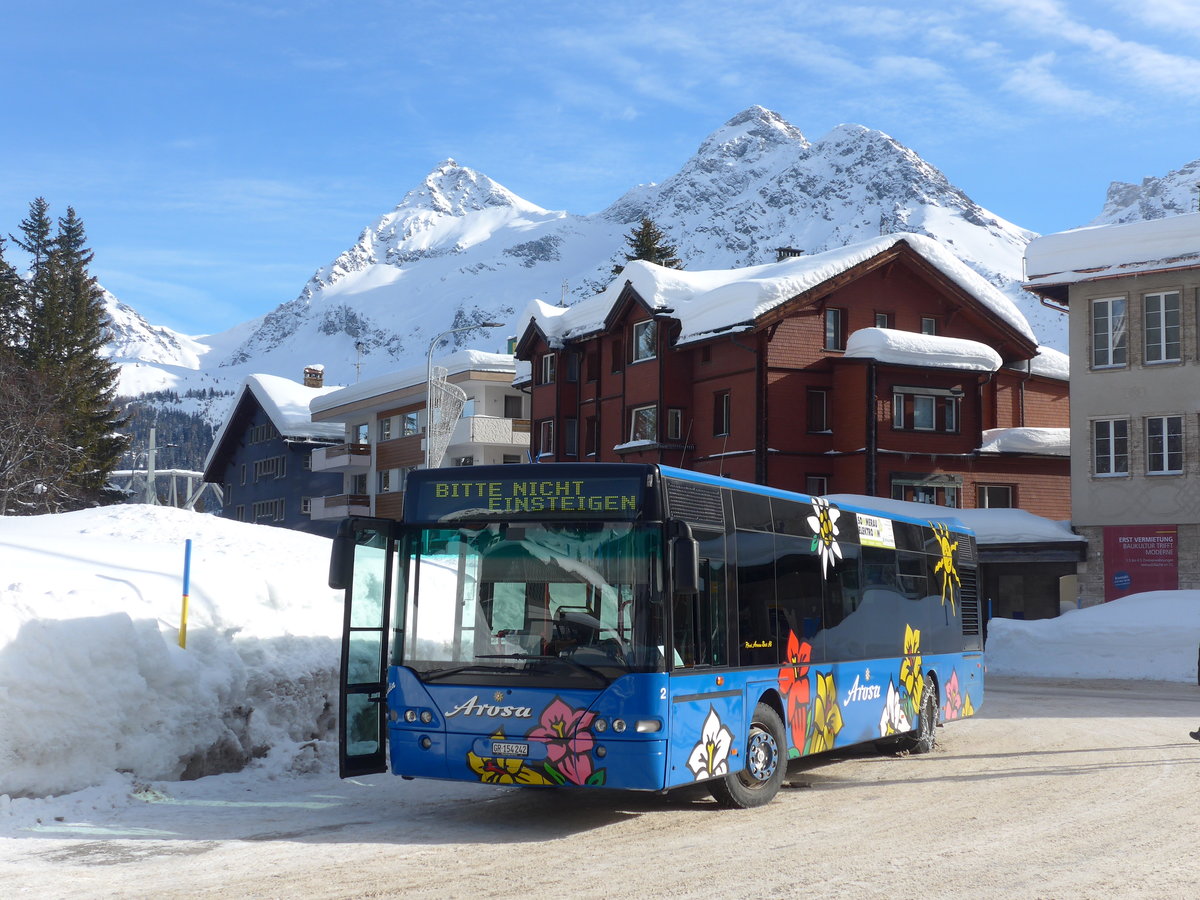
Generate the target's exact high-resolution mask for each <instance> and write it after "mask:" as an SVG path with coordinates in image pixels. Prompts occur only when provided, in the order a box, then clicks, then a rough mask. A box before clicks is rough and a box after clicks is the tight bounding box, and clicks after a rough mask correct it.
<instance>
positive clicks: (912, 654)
mask: <svg viewBox="0 0 1200 900" xmlns="http://www.w3.org/2000/svg"><path fill="white" fill-rule="evenodd" d="M900 681H901V682H902V683H903V684H904V689H905V690H906V691H908V696H909V699H910V700H911V701H912V708H913V709H920V708H921V693H922V691H923V690H924V688H925V676H924V673H923V672H922V671H921V630H920V629H919V628H913V627H912V626H911V625H905V626H904V660H903V661H902V662H901V663H900Z"/></svg>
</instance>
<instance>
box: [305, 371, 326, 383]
mask: <svg viewBox="0 0 1200 900" xmlns="http://www.w3.org/2000/svg"><path fill="white" fill-rule="evenodd" d="M304 386H305V387H311V388H319V387H324V386H325V367H324V366H305V367H304Z"/></svg>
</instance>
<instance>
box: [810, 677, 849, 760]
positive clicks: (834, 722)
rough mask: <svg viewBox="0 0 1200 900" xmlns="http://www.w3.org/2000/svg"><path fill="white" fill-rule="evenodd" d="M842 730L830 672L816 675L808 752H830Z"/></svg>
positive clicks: (840, 714) (834, 687) (840, 715)
mask: <svg viewBox="0 0 1200 900" xmlns="http://www.w3.org/2000/svg"><path fill="white" fill-rule="evenodd" d="M841 730H842V710H841V707H839V706H838V698H837V685H836V684H834V682H833V673H832V672H818V673H817V699H816V701H815V702H814V703H813V733H812V737H811V738H809V742H808V752H809V753H821V752H822V751H824V750H832V749H833V744H834V741H835V740H836V739H837V736H838V732H839V731H841Z"/></svg>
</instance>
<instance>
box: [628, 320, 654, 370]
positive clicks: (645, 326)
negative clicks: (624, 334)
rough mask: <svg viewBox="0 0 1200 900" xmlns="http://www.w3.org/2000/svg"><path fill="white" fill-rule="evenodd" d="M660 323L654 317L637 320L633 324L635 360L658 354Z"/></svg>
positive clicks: (652, 357) (633, 359) (633, 358)
mask: <svg viewBox="0 0 1200 900" xmlns="http://www.w3.org/2000/svg"><path fill="white" fill-rule="evenodd" d="M657 325H658V323H657V322H655V321H654V320H653V319H648V320H646V321H645V322H636V323H634V326H633V355H632V356H631V357H630V359H631V360H632V361H633V362H641V361H642V360H644V359H654V357H656V356H658V327H657Z"/></svg>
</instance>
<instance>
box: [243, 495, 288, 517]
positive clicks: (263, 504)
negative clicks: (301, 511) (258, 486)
mask: <svg viewBox="0 0 1200 900" xmlns="http://www.w3.org/2000/svg"><path fill="white" fill-rule="evenodd" d="M251 515H253V516H254V521H255V522H261V521H263V520H264V519H265V520H267V521H270V522H281V521H283V498H282V497H280V498H277V499H275V500H259V501H257V502H255V503H254V504H253V505H252V506H251Z"/></svg>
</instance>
